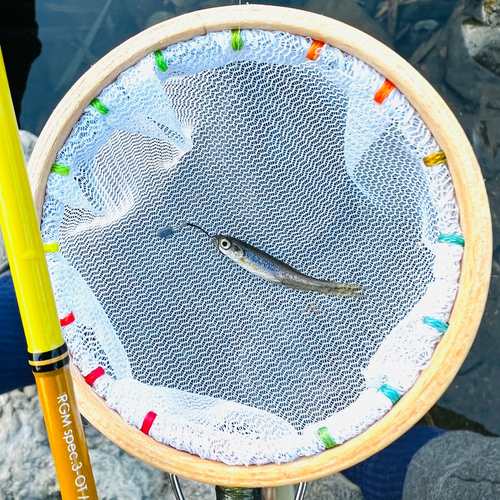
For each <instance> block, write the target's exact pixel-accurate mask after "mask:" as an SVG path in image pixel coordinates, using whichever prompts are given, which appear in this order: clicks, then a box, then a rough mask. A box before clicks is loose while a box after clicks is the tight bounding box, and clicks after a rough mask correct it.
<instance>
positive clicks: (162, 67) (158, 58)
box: [155, 50, 168, 73]
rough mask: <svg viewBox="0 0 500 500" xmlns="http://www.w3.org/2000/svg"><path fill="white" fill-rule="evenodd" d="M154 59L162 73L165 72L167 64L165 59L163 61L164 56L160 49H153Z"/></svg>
mask: <svg viewBox="0 0 500 500" xmlns="http://www.w3.org/2000/svg"><path fill="white" fill-rule="evenodd" d="M155 60H156V64H157V65H158V67H159V68H160V70H161V71H163V73H165V71H167V69H168V66H167V61H165V58H164V57H163V54H162V52H161V50H156V51H155Z"/></svg>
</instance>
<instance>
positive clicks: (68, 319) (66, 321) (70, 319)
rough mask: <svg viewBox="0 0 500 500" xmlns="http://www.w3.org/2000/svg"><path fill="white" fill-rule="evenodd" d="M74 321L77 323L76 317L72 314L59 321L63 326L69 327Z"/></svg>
mask: <svg viewBox="0 0 500 500" xmlns="http://www.w3.org/2000/svg"><path fill="white" fill-rule="evenodd" d="M73 321H75V315H74V314H73V313H72V312H70V313H69V314H68V315H67V316H64V318H61V319H60V320H59V323H60V324H61V326H68V325H70V324H71V323H73Z"/></svg>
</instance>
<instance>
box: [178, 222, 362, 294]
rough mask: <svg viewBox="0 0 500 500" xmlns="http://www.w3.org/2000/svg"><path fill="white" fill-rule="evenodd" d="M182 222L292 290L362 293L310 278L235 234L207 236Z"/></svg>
mask: <svg viewBox="0 0 500 500" xmlns="http://www.w3.org/2000/svg"><path fill="white" fill-rule="evenodd" d="M186 225H188V226H191V227H194V228H196V229H199V230H201V231H203V232H204V233H205V234H206V235H207V236H208V237H209V238H210V239H211V241H212V243H213V244H214V245H215V246H216V247H217V248H218V250H219V251H220V252H221V253H222V254H224V255H225V256H226V257H229V258H230V259H231V260H232V261H234V262H236V263H237V264H238V265H240V266H241V267H242V268H243V269H246V270H247V271H248V272H250V273H252V274H255V275H256V276H258V277H259V278H262V279H264V280H266V281H269V282H271V283H274V284H276V285H282V286H284V287H287V288H293V289H295V290H304V291H313V292H319V293H324V294H326V295H343V296H347V297H364V294H363V293H362V292H363V290H364V288H363V287H362V286H358V285H349V284H346V283H338V282H336V281H325V280H319V279H316V278H311V277H310V276H306V275H305V274H302V273H300V272H299V271H297V270H296V269H294V268H293V267H291V266H289V265H288V264H285V263H284V262H281V261H280V260H278V259H275V258H274V257H271V256H270V255H268V254H267V253H265V252H263V251H262V250H259V249H258V248H255V247H254V246H252V245H249V244H248V243H245V242H244V241H241V240H239V239H237V238H233V237H231V236H226V235H222V234H219V235H217V236H210V235H209V234H208V233H207V232H206V231H205V230H204V229H202V228H201V227H198V226H195V225H194V224H191V223H189V222H187V223H186Z"/></svg>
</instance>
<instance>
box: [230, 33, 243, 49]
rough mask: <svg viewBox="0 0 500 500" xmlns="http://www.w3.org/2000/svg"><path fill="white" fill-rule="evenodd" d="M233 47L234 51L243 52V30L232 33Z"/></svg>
mask: <svg viewBox="0 0 500 500" xmlns="http://www.w3.org/2000/svg"><path fill="white" fill-rule="evenodd" d="M231 46H232V47H233V50H234V51H238V50H241V49H242V48H243V40H242V38H241V30H232V31H231Z"/></svg>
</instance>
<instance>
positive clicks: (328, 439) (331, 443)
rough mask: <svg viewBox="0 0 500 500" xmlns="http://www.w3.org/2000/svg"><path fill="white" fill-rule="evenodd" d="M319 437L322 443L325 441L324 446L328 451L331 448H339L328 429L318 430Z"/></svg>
mask: <svg viewBox="0 0 500 500" xmlns="http://www.w3.org/2000/svg"><path fill="white" fill-rule="evenodd" d="M318 436H319V438H320V439H321V441H323V444H324V445H325V446H326V449H327V450H329V449H330V448H335V446H337V443H336V442H335V440H334V439H333V438H332V435H331V434H330V432H329V431H328V429H327V428H326V427H321V428H320V429H318Z"/></svg>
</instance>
